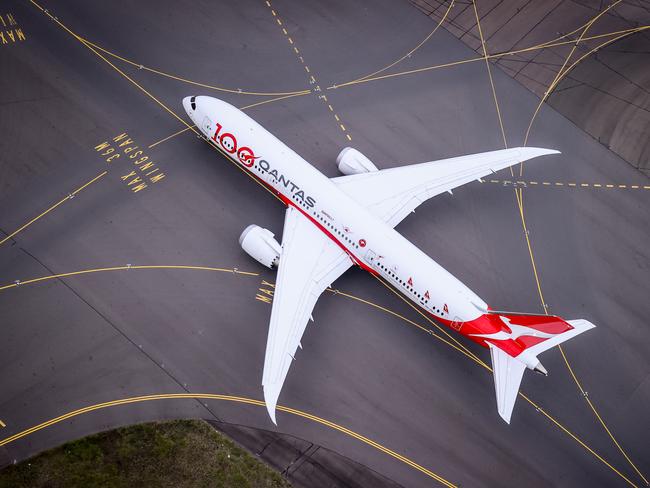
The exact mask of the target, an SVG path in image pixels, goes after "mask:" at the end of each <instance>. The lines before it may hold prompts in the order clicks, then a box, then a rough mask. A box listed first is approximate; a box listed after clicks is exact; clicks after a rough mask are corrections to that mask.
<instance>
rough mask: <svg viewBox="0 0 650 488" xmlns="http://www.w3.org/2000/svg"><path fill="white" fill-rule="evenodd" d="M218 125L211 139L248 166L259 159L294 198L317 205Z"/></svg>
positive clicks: (265, 168) (264, 168) (264, 167)
mask: <svg viewBox="0 0 650 488" xmlns="http://www.w3.org/2000/svg"><path fill="white" fill-rule="evenodd" d="M216 126H217V128H216V130H215V131H214V135H213V136H212V137H211V139H212V141H213V142H215V143H218V144H219V146H221V148H222V149H223V150H224V151H226V152H227V153H228V154H231V155H233V156H234V155H237V159H238V160H239V162H240V163H241V164H243V165H244V166H246V167H247V168H251V167H253V165H255V160H256V159H259V162H258V165H259V167H260V169H261V170H262V171H264V172H266V173H268V174H269V175H271V176H272V177H273V179H274V180H275V181H276V182H277V183H278V184H282V185H284V187H285V188H286V189H288V190H290V191H291V194H292V196H293V197H294V198H297V199H300V200H301V201H302V202H303V203H304V204H305V205H307V206H308V207H311V208H313V207H314V205H316V200H314V198H313V197H310V196H309V195H305V192H304V191H303V190H302V189H301V188H300V187H299V186H298V185H296V184H295V183H294V182H293V181H291V180H290V179H289V178H287V177H286V176H284V175H283V174H282V173H280V172H279V171H278V170H277V169H275V168H273V167H271V164H270V163H269V162H268V161H266V160H265V159H260V157H259V156H255V153H254V152H253V150H252V149H251V148H250V147H248V146H241V147H238V145H237V137H236V136H235V135H234V134H232V133H230V132H221V130H222V129H223V126H222V125H221V124H220V123H219V122H217V123H216Z"/></svg>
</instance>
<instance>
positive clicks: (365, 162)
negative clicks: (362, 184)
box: [336, 147, 379, 175]
mask: <svg viewBox="0 0 650 488" xmlns="http://www.w3.org/2000/svg"><path fill="white" fill-rule="evenodd" d="M336 164H337V165H338V167H339V171H340V172H341V173H343V174H344V175H357V174H360V173H370V172H372V171H379V170H378V169H377V166H375V165H374V164H373V163H372V161H370V160H369V159H368V158H367V157H365V156H364V155H363V154H361V152H360V151H357V150H356V149H355V148H353V147H346V148H345V149H343V150H342V151H341V152H340V153H339V155H338V156H337V157H336Z"/></svg>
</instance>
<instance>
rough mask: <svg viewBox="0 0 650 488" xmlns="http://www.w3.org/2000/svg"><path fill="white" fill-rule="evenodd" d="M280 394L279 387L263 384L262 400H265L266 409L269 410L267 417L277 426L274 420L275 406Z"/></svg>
mask: <svg viewBox="0 0 650 488" xmlns="http://www.w3.org/2000/svg"><path fill="white" fill-rule="evenodd" d="M279 396H280V389H279V388H274V387H269V386H267V385H264V401H265V402H266V410H267V411H268V412H269V417H271V421H272V422H273V423H274V424H275V425H276V426H277V425H278V423H277V421H276V420H275V406H276V405H277V403H278V397H279Z"/></svg>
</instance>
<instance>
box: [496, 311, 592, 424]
mask: <svg viewBox="0 0 650 488" xmlns="http://www.w3.org/2000/svg"><path fill="white" fill-rule="evenodd" d="M525 317H527V316H525V315H518V316H514V315H511V316H510V317H508V319H507V322H506V323H508V324H509V325H510V327H509V328H510V329H511V333H510V334H511V335H515V334H514V332H515V330H516V337H512V336H511V337H512V339H514V340H519V338H520V337H522V338H525V337H532V338H535V337H536V338H538V339H541V338H542V337H543V338H544V340H542V341H541V342H537V343H534V345H528V346H527V347H525V349H524V350H523V351H522V352H521V353H520V354H518V355H517V356H511V355H510V354H508V353H507V352H506V351H504V350H503V349H501V348H500V347H499V345H498V344H499V342H500V341H495V342H494V343H493V342H490V341H488V345H489V347H490V355H491V357H492V372H493V375H494V389H495V392H496V396H497V409H498V411H499V415H500V416H501V418H502V419H503V420H505V421H506V422H507V423H508V424H509V423H510V417H511V415H512V410H513V408H514V406H515V401H516V400H517V394H518V393H519V385H520V384H521V379H522V377H523V375H524V370H525V369H526V368H527V367H528V368H529V369H532V370H534V371H536V372H538V373H542V374H544V375H546V369H544V367H543V366H542V364H541V363H540V362H539V360H538V359H537V355H538V354H540V353H542V352H544V351H546V350H548V349H550V348H551V347H554V346H557V345H558V344H561V343H562V342H564V341H567V340H569V339H571V338H572V337H575V336H577V335H578V334H581V333H583V332H585V331H587V330H589V329H592V328H594V327H595V325H594V324H592V323H591V322H589V321H587V320H583V319H577V320H567V321H563V320H562V319H560V318H559V317H552V316H549V317H548V322H549V323H550V322H553V323H557V322H558V320H560V321H562V322H565V323H566V324H568V325H569V327H567V329H568V330H566V331H565V332H561V333H559V334H552V333H544V334H543V335H541V334H540V329H541V330H543V328H544V327H543V326H544V321H543V320H540V318H539V316H535V320H534V322H535V326H534V327H529V326H524V325H515V324H512V323H510V320H512V321H514V320H517V319H520V321H521V322H524V323H525V322H526V320H525ZM501 318H502V320H503V319H504V317H503V316H501ZM521 319H523V320H521ZM526 329H529V330H528V331H527V330H526ZM528 332H529V333H528ZM549 336H550V337H549ZM533 342H534V341H533ZM531 344H532V342H531Z"/></svg>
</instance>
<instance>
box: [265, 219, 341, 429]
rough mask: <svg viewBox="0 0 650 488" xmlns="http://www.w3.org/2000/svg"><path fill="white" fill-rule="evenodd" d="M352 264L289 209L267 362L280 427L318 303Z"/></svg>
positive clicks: (270, 403) (269, 403)
mask: <svg viewBox="0 0 650 488" xmlns="http://www.w3.org/2000/svg"><path fill="white" fill-rule="evenodd" d="M352 264H353V263H352V260H351V259H350V257H349V256H348V254H347V253H346V252H345V251H343V249H341V248H340V247H339V246H337V245H336V244H335V243H334V242H333V241H332V240H331V239H330V238H329V237H327V236H326V235H325V234H324V233H323V232H321V231H320V230H319V229H318V228H317V227H316V226H315V225H314V224H313V223H312V222H310V221H309V219H307V218H306V217H305V216H304V215H302V214H301V213H300V211H298V210H296V209H295V208H293V207H288V208H287V212H286V215H285V220H284V230H283V232H282V253H281V255H280V264H279V266H278V276H277V279H276V282H275V293H274V294H273V309H272V310H271V322H270V324H269V335H268V339H267V342H266V356H265V358H264V374H263V377H262V385H263V386H264V400H265V402H266V408H267V410H268V412H269V416H270V417H271V420H273V423H274V424H275V423H276V421H275V406H276V404H277V401H278V397H279V396H280V391H281V390H282V385H283V384H284V380H285V378H286V377H287V373H288V371H289V366H291V363H292V362H293V360H294V357H295V354H296V349H297V348H298V346H299V345H300V338H301V337H302V334H303V332H304V331H305V328H306V327H307V322H308V321H309V319H310V317H311V312H312V310H313V309H314V305H316V301H317V300H318V297H319V296H320V295H321V293H323V291H325V289H326V288H327V287H328V286H330V285H331V284H332V282H333V281H334V280H336V279H337V278H338V277H339V276H341V275H342V274H343V273H344V272H345V271H346V270H347V269H348V268H349V267H350V266H352Z"/></svg>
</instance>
